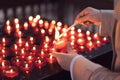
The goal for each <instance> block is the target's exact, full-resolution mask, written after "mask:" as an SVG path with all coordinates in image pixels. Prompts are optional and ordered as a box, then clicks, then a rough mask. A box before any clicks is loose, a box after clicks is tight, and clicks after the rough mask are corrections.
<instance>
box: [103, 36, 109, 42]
mask: <svg viewBox="0 0 120 80" xmlns="http://www.w3.org/2000/svg"><path fill="white" fill-rule="evenodd" d="M102 42H103V43H109V42H110V40H109V38H107V37H103V38H102Z"/></svg>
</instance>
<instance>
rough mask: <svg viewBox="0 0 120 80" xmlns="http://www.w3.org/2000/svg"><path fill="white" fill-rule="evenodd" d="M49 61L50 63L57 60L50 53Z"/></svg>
mask: <svg viewBox="0 0 120 80" xmlns="http://www.w3.org/2000/svg"><path fill="white" fill-rule="evenodd" d="M47 62H48V63H50V64H53V63H54V62H56V60H55V58H54V57H53V56H51V55H50V57H49V58H47Z"/></svg>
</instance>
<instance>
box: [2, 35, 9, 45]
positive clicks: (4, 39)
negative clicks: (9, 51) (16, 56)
mask: <svg viewBox="0 0 120 80" xmlns="http://www.w3.org/2000/svg"><path fill="white" fill-rule="evenodd" d="M1 42H2V45H3V46H6V45H7V44H8V38H5V37H3V38H2V41H1Z"/></svg>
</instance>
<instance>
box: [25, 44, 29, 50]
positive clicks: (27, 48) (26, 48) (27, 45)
mask: <svg viewBox="0 0 120 80" xmlns="http://www.w3.org/2000/svg"><path fill="white" fill-rule="evenodd" d="M24 48H25V50H29V49H30V46H29V42H26V43H25V46H24Z"/></svg>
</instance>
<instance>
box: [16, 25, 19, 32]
mask: <svg viewBox="0 0 120 80" xmlns="http://www.w3.org/2000/svg"><path fill="white" fill-rule="evenodd" d="M15 31H16V32H18V31H20V25H19V24H16V25H15Z"/></svg>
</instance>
